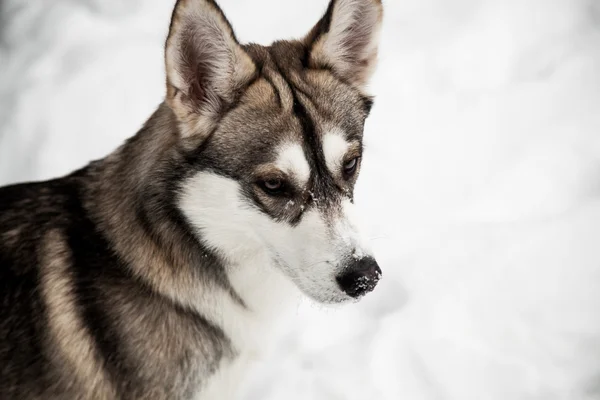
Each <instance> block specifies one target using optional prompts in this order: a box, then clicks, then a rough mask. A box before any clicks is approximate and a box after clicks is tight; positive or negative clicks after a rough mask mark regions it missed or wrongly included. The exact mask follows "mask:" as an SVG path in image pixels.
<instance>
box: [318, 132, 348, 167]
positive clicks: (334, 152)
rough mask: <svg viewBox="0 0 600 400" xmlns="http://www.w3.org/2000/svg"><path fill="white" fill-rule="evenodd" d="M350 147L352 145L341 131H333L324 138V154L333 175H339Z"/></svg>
mask: <svg viewBox="0 0 600 400" xmlns="http://www.w3.org/2000/svg"><path fill="white" fill-rule="evenodd" d="M349 147H350V143H348V141H347V140H346V139H345V138H344V135H343V134H342V132H340V131H339V130H331V131H330V132H328V133H326V134H325V136H324V137H323V153H324V154H325V162H326V163H327V168H329V171H330V172H332V173H333V174H338V173H339V171H340V169H341V167H342V161H343V159H344V156H345V155H346V153H347V152H348V148H349Z"/></svg>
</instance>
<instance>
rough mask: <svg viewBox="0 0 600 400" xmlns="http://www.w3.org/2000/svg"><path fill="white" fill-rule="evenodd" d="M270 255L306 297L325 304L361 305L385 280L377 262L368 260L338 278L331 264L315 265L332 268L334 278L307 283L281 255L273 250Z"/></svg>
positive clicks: (324, 262) (328, 262)
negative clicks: (351, 303) (355, 303)
mask: <svg viewBox="0 0 600 400" xmlns="http://www.w3.org/2000/svg"><path fill="white" fill-rule="evenodd" d="M270 253H271V259H272V260H273V262H274V263H275V265H276V266H277V268H279V269H281V270H282V271H283V272H284V273H285V274H286V275H287V276H288V277H289V279H291V280H292V281H293V282H294V283H295V285H296V286H297V287H298V288H299V289H300V290H301V291H302V292H303V293H304V294H305V295H306V296H308V297H309V298H311V299H313V300H315V301H317V302H319V303H323V304H339V303H344V302H348V301H352V300H354V301H358V300H360V299H361V298H363V297H364V296H366V295H367V294H368V293H370V292H372V291H373V290H374V289H375V287H376V286H377V284H378V283H379V281H380V280H381V277H382V272H381V269H380V268H379V265H378V264H377V262H376V261H375V259H374V258H372V257H364V258H361V259H360V260H356V261H354V262H353V263H352V265H348V266H346V268H344V269H343V272H341V273H338V274H337V275H336V272H335V268H333V265H334V264H333V263H332V262H331V261H322V262H320V263H315V264H311V265H312V266H314V265H317V264H319V265H320V264H323V265H327V266H328V267H330V268H332V269H331V274H324V275H323V277H322V278H316V277H305V279H303V277H302V276H299V274H298V273H297V272H296V270H295V269H294V268H292V267H291V266H290V265H289V263H287V262H286V261H285V259H284V258H283V257H281V256H280V255H279V254H278V253H277V251H275V250H274V249H270ZM328 275H330V276H328Z"/></svg>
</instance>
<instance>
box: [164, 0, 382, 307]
mask: <svg viewBox="0 0 600 400" xmlns="http://www.w3.org/2000/svg"><path fill="white" fill-rule="evenodd" d="M381 19H382V4H381V1H380V0H333V1H332V2H331V4H330V5H329V8H328V10H327V12H326V14H325V16H324V17H323V18H322V19H321V20H320V21H319V22H318V23H317V25H316V26H315V27H314V28H313V29H312V30H311V31H310V32H309V33H308V35H307V36H306V37H305V38H304V39H303V40H298V41H280V42H275V43H274V44H273V45H271V46H269V47H263V46H258V45H241V44H240V43H239V42H238V41H237V39H236V37H235V35H234V33H233V29H232V27H231V26H230V24H229V22H228V21H227V19H226V18H225V16H224V14H223V12H222V11H221V9H220V8H219V7H218V6H217V4H216V3H215V2H214V1H211V0H179V1H178V2H177V5H176V7H175V10H174V13H173V19H172V22H171V29H170V33H169V37H168V39H167V45H166V70H167V104H168V105H169V107H170V108H171V110H172V111H173V113H174V114H175V115H176V118H177V121H178V126H179V134H180V136H181V138H180V139H179V140H180V142H181V147H182V148H185V149H186V152H187V156H186V157H187V161H188V162H189V163H190V164H193V166H194V172H193V173H191V174H188V176H187V178H186V179H185V180H184V181H183V183H182V184H181V187H180V196H179V207H180V208H181V210H182V212H183V214H184V215H185V217H186V219H187V220H188V222H189V223H190V224H191V225H192V226H193V228H194V229H195V230H196V231H197V232H198V234H199V237H200V238H201V240H202V241H203V242H204V244H205V245H207V246H209V247H210V248H212V249H214V250H215V251H217V252H218V253H220V254H221V256H222V257H224V258H225V259H227V260H228V261H229V262H231V263H233V264H242V263H243V262H244V260H246V259H249V258H251V257H252V256H253V255H254V254H257V252H267V253H268V254H269V257H270V258H271V259H272V260H273V262H274V265H277V266H278V267H279V268H281V269H282V270H283V272H284V273H285V274H286V275H287V276H289V277H290V278H291V279H292V280H293V282H295V284H296V285H297V286H298V287H299V288H300V289H301V290H302V291H303V292H304V293H305V294H307V295H308V296H310V297H312V298H313V299H315V300H317V301H320V302H326V303H336V302H342V301H345V300H348V299H351V298H358V297H361V296H362V295H364V294H366V293H367V292H369V291H371V290H372V289H373V288H374V287H375V285H376V283H377V281H378V280H379V278H380V275H381V271H380V269H379V267H378V266H377V263H376V262H375V260H374V258H373V256H372V254H371V253H370V251H369V249H368V246H367V245H366V243H365V241H363V240H361V236H360V234H359V231H358V228H357V226H356V224H355V221H354V218H353V208H354V205H353V190H354V185H355V182H356V179H357V177H358V173H359V171H360V167H361V156H362V150H363V145H362V136H363V126H364V123H365V119H366V118H367V116H368V114H369V109H370V106H371V102H372V101H371V98H370V97H369V96H368V95H367V94H366V90H365V88H366V85H367V83H368V80H369V78H370V76H371V73H372V72H373V69H374V66H375V62H376V56H377V45H378V33H379V28H380V25H381Z"/></svg>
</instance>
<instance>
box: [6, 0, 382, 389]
mask: <svg viewBox="0 0 600 400" xmlns="http://www.w3.org/2000/svg"><path fill="white" fill-rule="evenodd" d="M382 18H383V6H382V3H381V0H332V2H331V3H330V4H329V6H328V8H327V11H326V12H325V14H324V16H323V17H322V18H321V19H320V21H318V23H317V24H316V25H315V26H314V27H313V28H312V30H310V31H309V33H308V34H307V35H306V36H305V37H304V38H303V39H301V40H292V41H276V42H274V43H273V44H272V45H270V46H260V45H257V44H240V43H239V41H238V40H237V38H236V36H235V34H234V31H233V29H232V27H231V25H230V23H229V22H228V20H227V19H226V17H225V15H224V13H223V11H222V10H221V8H220V7H219V6H218V5H217V4H216V3H215V2H214V1H213V0H178V1H177V2H176V4H175V6H174V11H173V14H172V19H171V24H170V29H169V34H168V38H167V40H166V45H165V66H166V95H165V99H164V101H163V102H162V103H161V104H160V105H159V106H158V108H157V110H156V111H155V112H154V114H153V115H152V116H151V117H150V118H149V119H148V120H147V122H146V123H145V125H144V126H143V127H142V129H141V130H140V131H139V132H138V133H137V134H136V135H135V136H133V137H132V138H130V139H129V140H127V141H126V142H125V143H124V144H123V145H122V146H121V147H120V148H118V149H117V150H116V151H114V152H113V153H112V154H110V155H108V156H107V157H106V158H104V159H101V160H97V161H93V162H91V163H90V164H89V165H87V166H86V167H84V168H82V169H80V170H78V171H75V172H73V173H71V174H69V175H68V176H65V177H62V178H59V179H54V180H49V181H46V182H35V183H24V184H17V185H12V186H7V187H3V188H1V189H0V398H1V399H15V400H16V399H27V400H30V399H39V400H42V399H43V400H48V399H103V400H111V399H128V400H129V399H153V400H161V399H169V400H172V399H203V400H204V399H229V398H235V396H236V393H237V388H238V387H239V385H240V382H241V380H242V378H243V376H244V374H245V372H246V371H247V370H248V366H249V365H250V364H249V363H250V362H251V361H252V359H254V358H255V357H256V356H257V354H260V351H261V349H264V348H265V346H267V345H268V342H269V339H268V338H269V337H270V336H269V334H270V333H271V332H273V331H274V329H275V328H274V327H275V326H276V321H278V320H280V318H281V317H282V316H285V314H286V312H287V313H289V312H290V307H292V310H293V307H294V306H295V305H297V301H298V299H299V298H300V297H301V296H305V297H308V298H310V299H312V300H314V301H316V302H318V303H322V304H340V303H344V302H350V301H357V299H360V298H362V297H363V296H364V295H365V294H367V293H368V292H371V291H372V290H373V289H374V288H375V286H376V285H377V283H378V281H379V279H380V277H381V270H380V268H379V266H378V264H377V262H376V261H375V258H374V256H373V254H372V252H371V250H369V246H368V241H366V240H364V238H363V236H361V234H360V231H359V229H358V227H357V226H358V225H357V223H356V218H355V216H354V213H355V212H354V201H353V191H354V185H355V183H356V180H357V177H358V174H359V170H360V167H361V161H362V151H363V128H364V123H365V120H366V118H367V117H368V115H369V112H370V109H371V106H372V104H373V98H372V97H371V95H369V94H368V92H367V85H368V83H369V80H370V78H371V76H372V74H373V72H374V69H375V65H376V60H377V49H378V40H379V39H378V37H379V32H380V28H381V23H382Z"/></svg>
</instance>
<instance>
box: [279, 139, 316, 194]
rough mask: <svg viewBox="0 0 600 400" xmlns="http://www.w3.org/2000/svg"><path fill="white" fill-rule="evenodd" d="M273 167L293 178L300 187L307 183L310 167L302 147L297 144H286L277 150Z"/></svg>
mask: <svg viewBox="0 0 600 400" xmlns="http://www.w3.org/2000/svg"><path fill="white" fill-rule="evenodd" d="M275 165H276V166H277V168H279V169H280V170H282V171H284V172H286V173H287V174H289V175H292V176H294V177H295V178H296V179H297V180H298V181H299V182H300V183H301V184H302V185H305V184H306V183H307V182H308V178H309V177H310V167H309V165H308V161H306V156H305V155H304V150H303V149H302V146H301V145H299V144H298V143H286V144H284V145H283V146H282V147H281V148H280V149H279V154H278V156H277V161H276V162H275Z"/></svg>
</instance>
